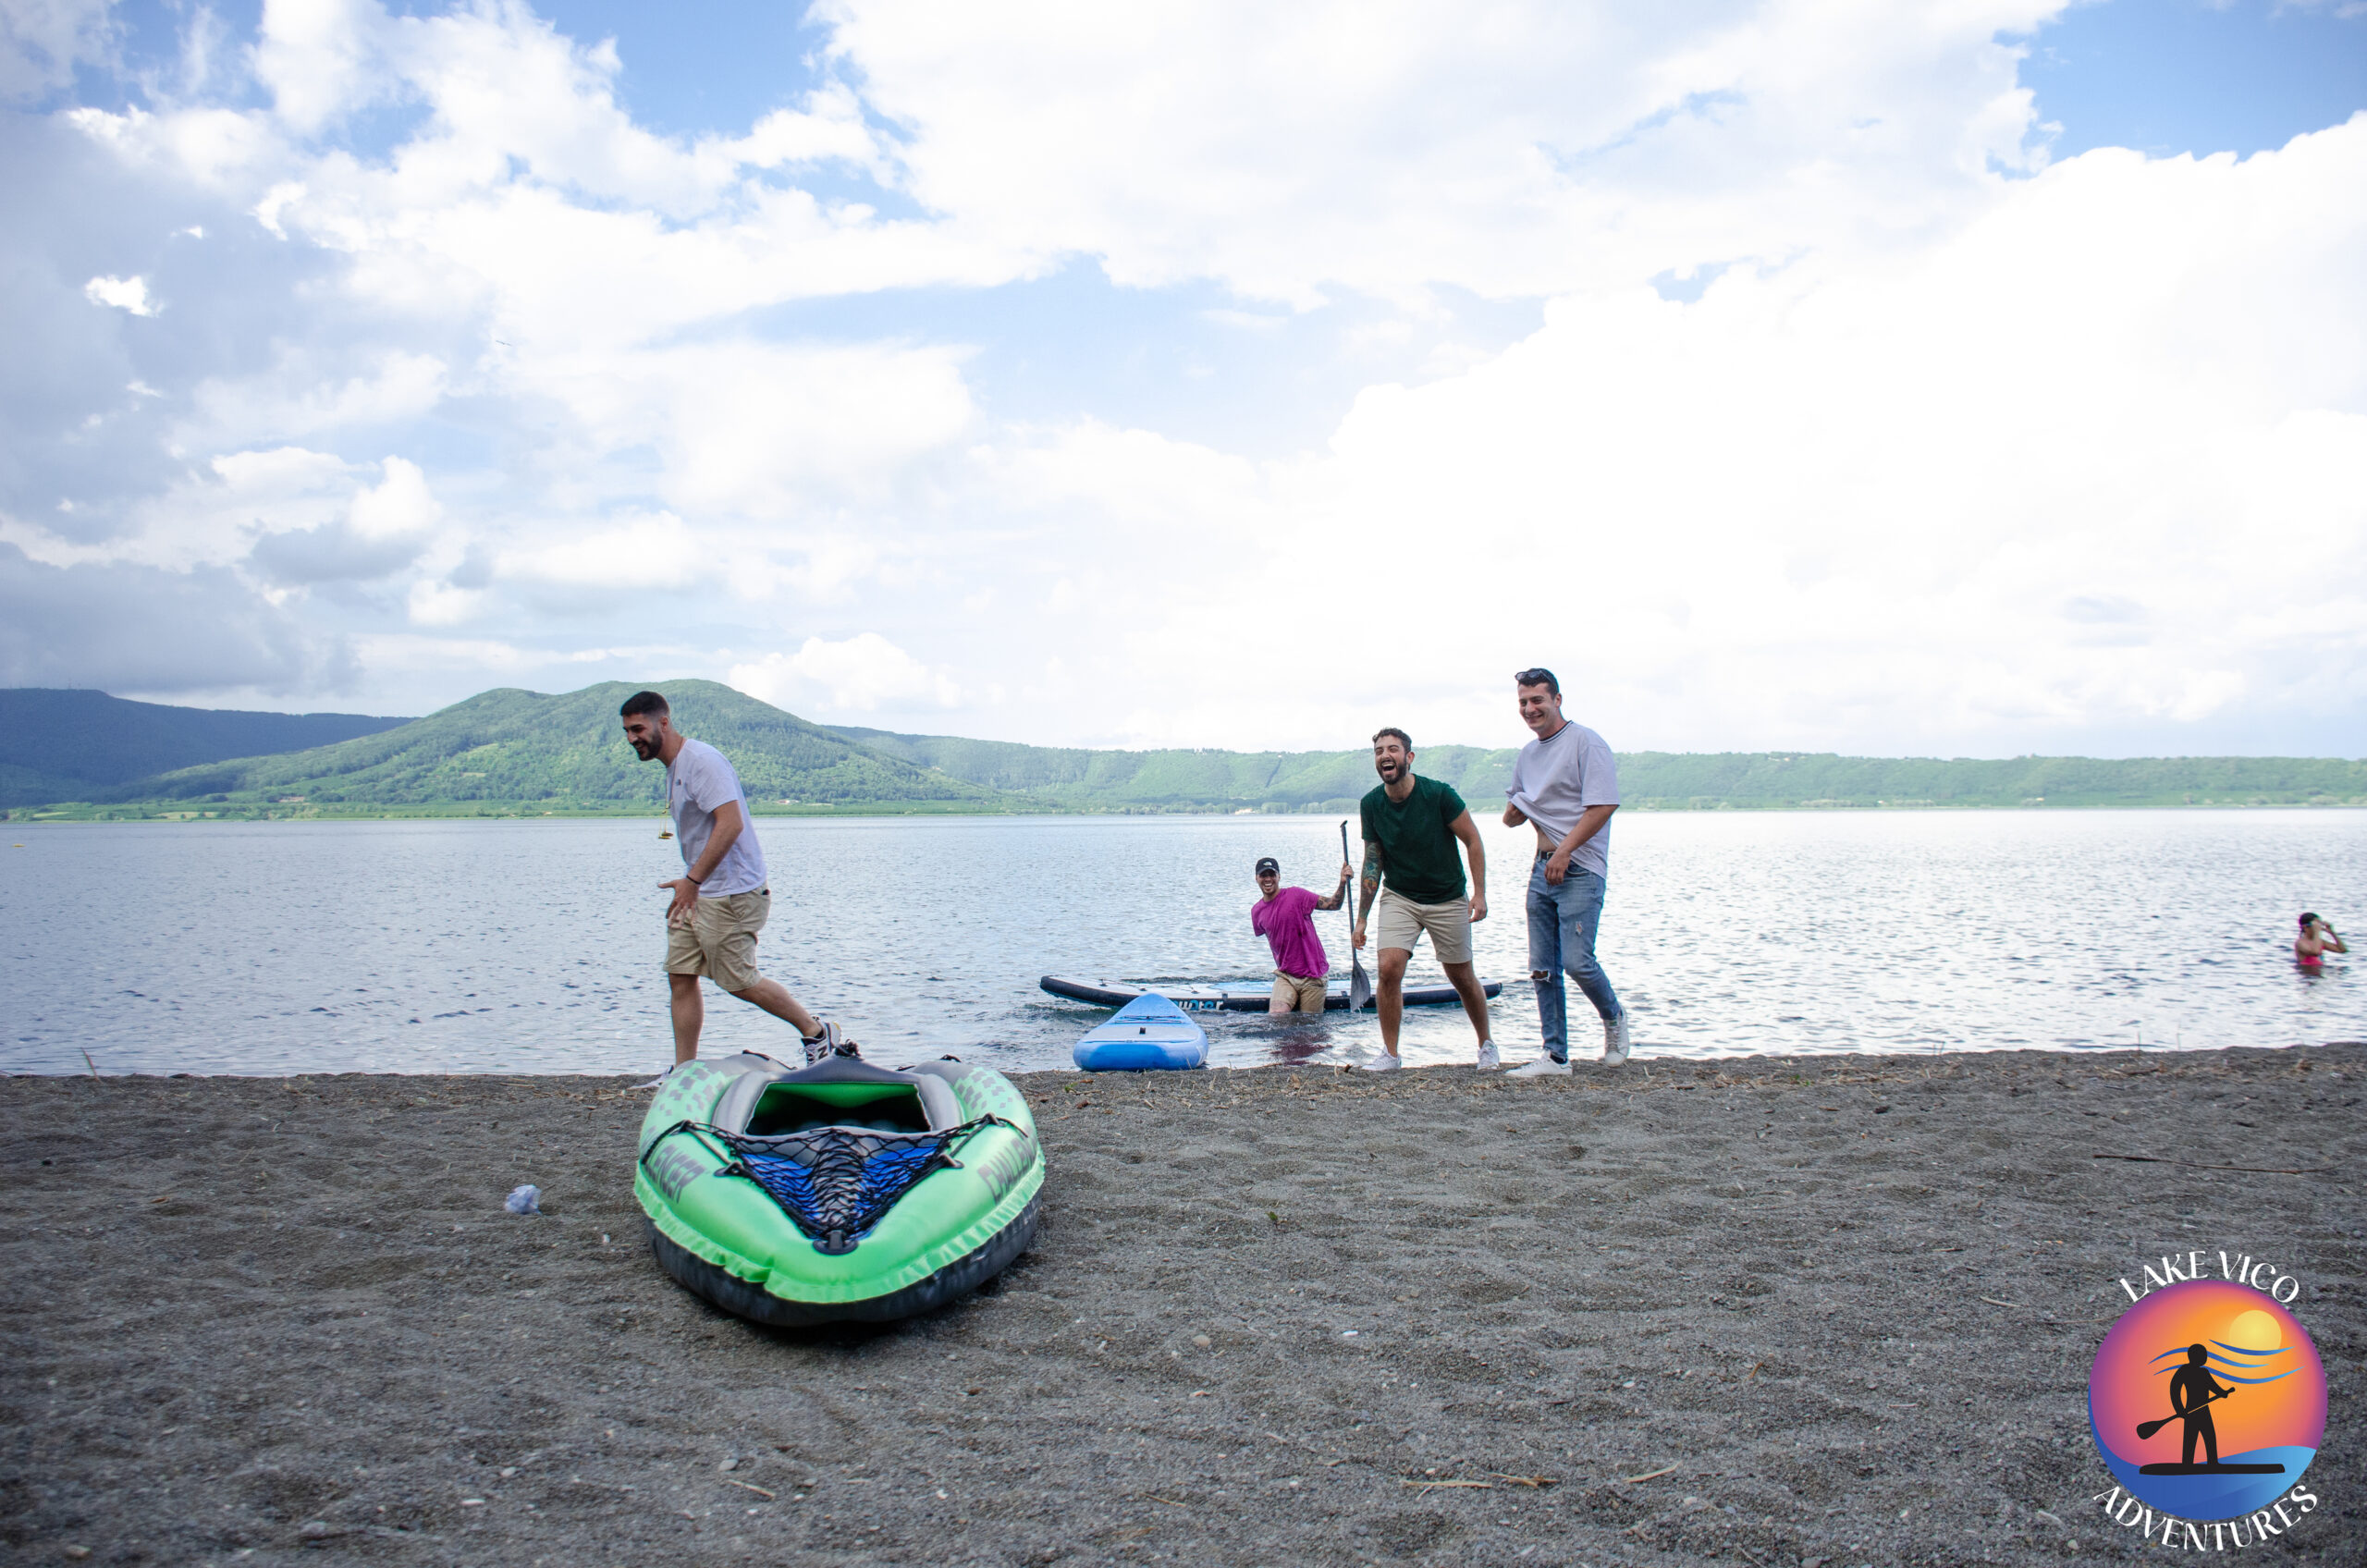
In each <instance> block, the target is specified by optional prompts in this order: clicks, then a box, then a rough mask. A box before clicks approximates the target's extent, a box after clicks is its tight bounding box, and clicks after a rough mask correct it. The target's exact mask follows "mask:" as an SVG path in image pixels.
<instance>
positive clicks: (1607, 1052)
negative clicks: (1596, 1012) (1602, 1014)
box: [1602, 1012, 1630, 1067]
mask: <svg viewBox="0 0 2367 1568" xmlns="http://www.w3.org/2000/svg"><path fill="white" fill-rule="evenodd" d="M1629 1048H1630V1042H1629V1040H1628V1038H1627V1015H1626V1014H1625V1013H1624V1012H1623V1013H1621V1014H1620V1015H1619V1016H1618V1017H1616V1018H1606V1019H1604V1020H1603V1021H1602V1064H1603V1065H1604V1066H1605V1067H1616V1066H1618V1065H1619V1064H1620V1063H1621V1062H1623V1061H1625V1060H1627V1053H1628V1050H1629Z"/></svg>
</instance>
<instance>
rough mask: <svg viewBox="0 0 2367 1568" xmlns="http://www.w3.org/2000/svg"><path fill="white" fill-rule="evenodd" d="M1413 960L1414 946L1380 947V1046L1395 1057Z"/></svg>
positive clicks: (1377, 999)
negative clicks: (1399, 1025) (1398, 1031)
mask: <svg viewBox="0 0 2367 1568" xmlns="http://www.w3.org/2000/svg"><path fill="white" fill-rule="evenodd" d="M1413 960H1414V953H1413V949H1410V948H1383V949H1380V990H1379V991H1378V992H1376V993H1374V997H1373V999H1374V1000H1375V1001H1377V1002H1379V1003H1380V1048H1381V1049H1382V1050H1385V1051H1387V1052H1388V1053H1389V1054H1390V1055H1391V1056H1395V1055H1396V1054H1397V1026H1398V1024H1400V1023H1404V1019H1405V966H1406V965H1407V964H1408V963H1411V962H1413ZM1466 967H1468V966H1466Z"/></svg>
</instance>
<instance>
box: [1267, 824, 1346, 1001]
mask: <svg viewBox="0 0 2367 1568" xmlns="http://www.w3.org/2000/svg"><path fill="white" fill-rule="evenodd" d="M1257 894H1258V898H1257V902H1256V903H1254V904H1251V905H1250V906H1249V928H1250V929H1251V930H1252V931H1255V932H1257V935H1259V936H1260V937H1265V938H1266V940H1267V941H1268V942H1269V943H1271V944H1272V945H1273V949H1274V999H1273V1000H1272V1001H1271V1002H1270V1003H1269V1004H1268V1005H1267V1008H1266V1011H1268V1012H1269V1013H1275V1012H1321V1011H1323V992H1324V982H1325V981H1326V980H1328V979H1329V978H1330V977H1331V955H1330V954H1328V953H1326V952H1325V951H1324V950H1323V942H1322V939H1321V938H1320V937H1317V936H1316V934H1315V921H1314V920H1313V918H1312V916H1313V914H1314V912H1315V911H1317V910H1318V909H1338V908H1339V907H1340V904H1341V902H1342V900H1344V899H1346V898H1347V896H1348V864H1347V863H1346V862H1345V861H1343V862H1341V863H1340V885H1339V887H1337V888H1333V889H1332V890H1331V897H1330V898H1328V899H1318V898H1317V897H1316V896H1315V895H1314V894H1313V893H1310V892H1308V891H1307V890H1306V888H1285V887H1283V886H1282V866H1281V865H1280V864H1278V863H1277V862H1276V861H1275V859H1274V857H1273V856H1271V855H1268V856H1267V857H1266V858H1265V859H1263V860H1261V861H1259V862H1258V863H1257Z"/></svg>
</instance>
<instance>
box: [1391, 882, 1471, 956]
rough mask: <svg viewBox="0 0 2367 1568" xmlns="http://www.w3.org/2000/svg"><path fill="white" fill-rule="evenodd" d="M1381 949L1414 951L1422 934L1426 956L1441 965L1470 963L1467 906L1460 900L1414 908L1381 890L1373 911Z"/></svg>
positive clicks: (1404, 900)
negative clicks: (1426, 937) (1427, 942)
mask: <svg viewBox="0 0 2367 1568" xmlns="http://www.w3.org/2000/svg"><path fill="white" fill-rule="evenodd" d="M1373 913H1374V916H1375V921H1374V923H1375V925H1377V926H1378V927H1379V929H1380V946H1381V947H1382V948H1383V949H1388V948H1403V949H1405V950H1406V951H1407V952H1409V953H1410V952H1412V951H1413V950H1414V944H1415V943H1416V942H1417V941H1418V940H1420V939H1421V936H1422V933H1423V932H1425V931H1427V932H1429V934H1430V952H1431V954H1432V955H1433V956H1434V957H1436V958H1437V959H1438V961H1439V962H1441V963H1469V962H1471V905H1470V902H1469V900H1464V899H1449V900H1447V901H1446V902H1444V903H1442V904H1417V903H1416V902H1415V901H1414V900H1411V899H1408V898H1401V897H1400V896H1398V895H1397V894H1395V893H1393V892H1392V891H1390V890H1389V889H1388V888H1382V889H1381V890H1380V904H1379V906H1378V907H1377V908H1376V909H1375V910H1374V911H1373Z"/></svg>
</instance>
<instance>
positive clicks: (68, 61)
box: [0, 0, 115, 99]
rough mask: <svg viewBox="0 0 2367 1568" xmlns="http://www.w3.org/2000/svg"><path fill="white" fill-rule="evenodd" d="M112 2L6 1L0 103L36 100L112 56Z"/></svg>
mask: <svg viewBox="0 0 2367 1568" xmlns="http://www.w3.org/2000/svg"><path fill="white" fill-rule="evenodd" d="M113 9H114V6H113V5H112V4H111V0H6V4H5V5H0V99H16V98H31V97H33V96H35V95H37V94H39V93H41V92H44V91H46V90H48V89H51V88H55V87H59V86H63V85H64V84H65V83H67V81H69V80H72V79H73V74H74V67H76V66H77V65H80V64H84V63H89V64H97V63H99V62H101V61H103V60H104V59H106V58H107V56H108V55H110V54H111V53H112V52H113V49H114V43H115V36H114V35H115V27H114V21H113V18H112V17H111V16H110V15H109V13H110V12H111V11H112V10H113Z"/></svg>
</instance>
